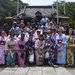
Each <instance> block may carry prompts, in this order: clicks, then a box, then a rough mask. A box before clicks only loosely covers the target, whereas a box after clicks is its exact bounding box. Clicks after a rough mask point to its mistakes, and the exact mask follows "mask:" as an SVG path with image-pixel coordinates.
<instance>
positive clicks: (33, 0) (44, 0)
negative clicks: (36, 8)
mask: <svg viewBox="0 0 75 75" xmlns="http://www.w3.org/2000/svg"><path fill="white" fill-rule="evenodd" d="M21 1H23V2H24V3H28V4H29V5H51V4H53V2H54V1H56V0H21ZM59 1H60V0H59ZM65 1H66V2H75V0H65Z"/></svg>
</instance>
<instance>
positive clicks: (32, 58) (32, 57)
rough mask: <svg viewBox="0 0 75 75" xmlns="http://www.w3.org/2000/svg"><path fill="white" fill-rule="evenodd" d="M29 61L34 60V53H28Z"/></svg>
mask: <svg viewBox="0 0 75 75" xmlns="http://www.w3.org/2000/svg"><path fill="white" fill-rule="evenodd" d="M29 62H30V63H33V62H34V54H31V55H29Z"/></svg>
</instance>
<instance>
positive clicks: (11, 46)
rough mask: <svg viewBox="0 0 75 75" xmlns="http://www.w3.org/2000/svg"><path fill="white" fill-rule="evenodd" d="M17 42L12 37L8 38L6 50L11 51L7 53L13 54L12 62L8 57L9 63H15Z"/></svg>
mask: <svg viewBox="0 0 75 75" xmlns="http://www.w3.org/2000/svg"><path fill="white" fill-rule="evenodd" d="M15 44H16V41H15V40H13V41H12V40H11V39H8V40H7V41H6V51H7V50H9V52H8V53H7V56H8V55H10V56H11V58H12V59H11V60H13V61H12V62H11V61H10V60H9V59H8V58H7V57H6V61H7V62H8V64H13V63H15V51H14V50H15Z"/></svg>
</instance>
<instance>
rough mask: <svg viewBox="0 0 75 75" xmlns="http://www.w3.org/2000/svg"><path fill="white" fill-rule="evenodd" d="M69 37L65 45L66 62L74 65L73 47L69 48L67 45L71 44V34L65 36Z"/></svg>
mask: <svg viewBox="0 0 75 75" xmlns="http://www.w3.org/2000/svg"><path fill="white" fill-rule="evenodd" d="M67 37H68V38H67V39H69V40H68V45H67V64H68V65H70V66H71V65H74V49H73V48H70V47H68V46H69V45H73V43H72V42H73V39H74V38H73V36H67Z"/></svg>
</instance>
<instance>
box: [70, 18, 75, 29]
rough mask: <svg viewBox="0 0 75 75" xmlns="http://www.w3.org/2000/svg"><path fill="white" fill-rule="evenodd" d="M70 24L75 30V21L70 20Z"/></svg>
mask: <svg viewBox="0 0 75 75" xmlns="http://www.w3.org/2000/svg"><path fill="white" fill-rule="evenodd" d="M69 24H70V26H71V27H72V28H74V26H75V20H73V19H70V20H69Z"/></svg>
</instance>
